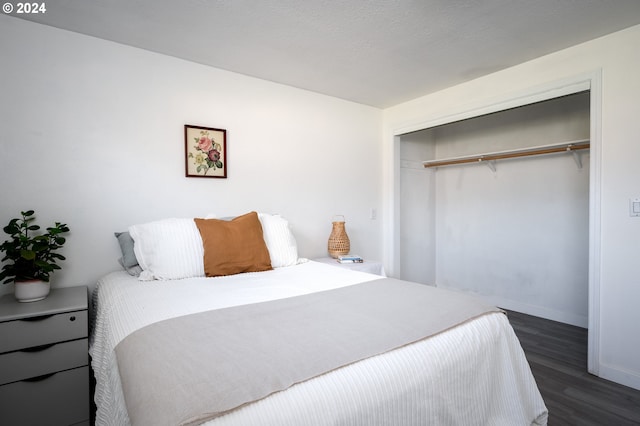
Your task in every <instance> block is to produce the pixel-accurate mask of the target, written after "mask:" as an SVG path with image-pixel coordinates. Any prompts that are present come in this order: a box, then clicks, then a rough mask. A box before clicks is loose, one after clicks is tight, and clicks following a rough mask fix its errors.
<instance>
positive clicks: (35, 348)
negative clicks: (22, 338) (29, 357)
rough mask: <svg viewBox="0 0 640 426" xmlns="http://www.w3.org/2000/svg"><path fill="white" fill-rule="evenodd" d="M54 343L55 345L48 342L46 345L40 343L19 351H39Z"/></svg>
mask: <svg viewBox="0 0 640 426" xmlns="http://www.w3.org/2000/svg"><path fill="white" fill-rule="evenodd" d="M55 345H56V344H55V343H49V344H48V345H40V346H34V347H32V348H26V349H22V350H21V351H20V352H40V351H44V350H46V349H49V348H50V347H52V346H55Z"/></svg>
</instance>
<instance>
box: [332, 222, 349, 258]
mask: <svg viewBox="0 0 640 426" xmlns="http://www.w3.org/2000/svg"><path fill="white" fill-rule="evenodd" d="M336 218H342V220H335V219H336ZM333 219H334V220H333V221H332V222H331V223H333V228H331V235H329V243H328V244H327V249H328V251H329V256H331V257H333V258H334V259H337V258H338V256H344V255H347V254H349V250H351V242H350V241H349V236H348V235H347V231H346V229H345V228H344V216H342V215H336V216H334V217H333Z"/></svg>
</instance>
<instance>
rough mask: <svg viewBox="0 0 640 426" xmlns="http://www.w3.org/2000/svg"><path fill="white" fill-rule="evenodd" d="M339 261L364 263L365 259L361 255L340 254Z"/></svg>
mask: <svg viewBox="0 0 640 426" xmlns="http://www.w3.org/2000/svg"><path fill="white" fill-rule="evenodd" d="M337 260H338V262H339V263H362V262H364V259H362V258H361V257H360V256H355V255H348V256H338V259H337Z"/></svg>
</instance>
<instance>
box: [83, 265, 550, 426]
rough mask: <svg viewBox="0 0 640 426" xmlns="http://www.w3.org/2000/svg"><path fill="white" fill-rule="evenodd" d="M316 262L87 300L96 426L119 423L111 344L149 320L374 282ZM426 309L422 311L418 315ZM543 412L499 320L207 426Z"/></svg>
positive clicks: (513, 419) (429, 420)
mask: <svg viewBox="0 0 640 426" xmlns="http://www.w3.org/2000/svg"><path fill="white" fill-rule="evenodd" d="M377 278H379V276H377V275H371V274H367V273H363V272H354V271H349V270H345V269H342V268H337V267H335V266H329V265H325V264H321V263H317V262H307V263H303V264H300V265H296V266H290V267H284V268H278V269H275V270H273V271H267V272H259V273H250V274H239V275H233V276H229V277H219V278H188V279H183V280H171V281H152V282H142V281H138V280H137V279H135V278H133V277H131V276H129V275H128V274H127V273H126V272H124V271H121V272H114V273H111V274H109V275H107V276H105V277H104V278H103V279H101V280H100V282H99V283H98V286H97V288H96V290H95V292H94V303H95V323H94V328H93V332H92V337H91V345H90V353H91V356H92V366H93V368H94V371H95V374H96V380H97V384H96V393H95V401H96V404H97V406H98V412H97V415H96V424H97V425H126V424H129V420H128V417H127V413H126V408H125V404H124V399H123V395H122V389H121V387H120V376H119V373H118V370H117V365H116V361H115V355H114V348H115V346H116V345H117V344H118V343H119V342H120V341H121V340H122V339H123V338H124V337H126V336H127V335H128V334H130V333H131V332H133V331H135V330H137V329H139V328H142V327H144V326H145V325H148V324H151V323H153V322H156V321H160V320H163V319H168V318H172V317H176V316H181V315H185V314H189V313H195V312H202V311H205V310H210V309H218V308H222V307H228V306H236V305H241V304H247V303H256V302H262V301H267V300H274V299H277V298H283V297H292V296H297V295H301V294H307V293H311V292H315V291H321V290H328V289H331V288H338V287H342V286H347V285H352V284H357V283H360V282H364V281H370V280H373V279H377ZM425 309H428V307H425ZM546 418H547V412H546V408H545V406H544V402H543V401H542V398H541V397H540V394H539V392H538V389H537V386H536V384H535V381H534V379H533V376H532V375H531V372H530V369H529V366H528V364H527V362H526V359H525V357H524V354H523V352H522V349H521V347H520V344H519V342H518V340H517V338H516V337H515V334H514V333H513V330H512V329H511V326H510V325H509V323H508V321H507V319H506V317H505V315H503V314H491V315H485V316H483V317H481V318H479V319H477V320H474V321H471V322H469V323H466V324H464V325H462V326H459V327H456V328H454V329H452V330H450V331H447V332H445V333H442V334H440V335H437V336H434V337H432V338H429V339H425V340H423V341H420V342H418V343H415V344H411V345H407V346H405V347H402V348H399V349H397V350H394V351H391V352H388V353H386V354H383V355H380V356H376V357H372V358H369V359H367V360H364V361H361V362H358V363H355V364H352V365H350V366H348V367H344V368H341V369H338V370H335V371H332V372H330V373H327V374H324V375H322V376H319V377H317V378H315V379H312V380H309V381H306V382H304V383H300V384H298V385H295V386H293V387H291V388H290V389H288V390H287V391H284V392H279V393H276V394H273V395H271V396H269V397H267V398H265V399H263V400H261V401H258V402H256V403H253V404H250V405H247V406H245V407H242V408H240V409H238V410H236V411H234V412H232V413H230V414H227V415H225V416H222V417H219V418H217V419H215V420H213V421H211V422H209V423H207V424H208V425H254V424H260V425H325V424H340V425H376V424H387V425H424V424H447V425H451V424H460V425H473V424H478V425H480V424H482V425H519V424H522V425H528V424H546Z"/></svg>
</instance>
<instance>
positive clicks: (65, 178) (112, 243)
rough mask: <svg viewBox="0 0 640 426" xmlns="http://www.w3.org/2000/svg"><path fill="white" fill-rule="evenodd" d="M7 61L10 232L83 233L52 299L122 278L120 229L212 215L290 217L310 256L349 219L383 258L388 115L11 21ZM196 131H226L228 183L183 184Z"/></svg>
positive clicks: (3, 146) (369, 252)
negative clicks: (51, 228)
mask: <svg viewBox="0 0 640 426" xmlns="http://www.w3.org/2000/svg"><path fill="white" fill-rule="evenodd" d="M0 58H1V59H0V61H1V63H2V65H1V67H0V75H1V78H0V176H1V179H2V182H3V184H2V185H1V186H0V203H1V208H0V224H2V226H4V224H6V223H7V222H8V221H9V219H10V218H12V217H16V216H17V215H18V214H19V212H20V211H21V210H26V209H30V208H33V209H35V210H36V213H37V217H38V223H40V224H42V225H49V224H50V223H52V222H53V221H54V220H55V221H62V222H66V223H67V224H68V225H69V226H70V227H71V230H72V232H71V233H70V234H69V235H68V243H67V245H66V246H65V249H64V251H63V253H64V254H65V255H66V256H67V261H66V262H65V263H64V264H63V271H60V272H57V273H56V274H54V275H53V280H52V285H53V286H54V287H63V286H72V285H80V284H82V285H90V286H91V285H93V284H94V283H95V282H96V280H97V279H98V278H99V277H100V276H101V275H103V274H104V273H106V272H108V271H111V270H115V269H118V268H119V265H118V264H117V258H118V246H117V242H116V239H115V238H114V237H113V232H114V231H120V230H123V229H126V228H127V226H129V225H132V224H135V223H142V222H146V221H150V220H156V219H161V218H166V217H193V216H198V215H206V214H208V213H216V214H218V215H235V214H241V213H245V212H248V211H250V210H257V211H265V212H273V213H280V214H282V215H283V216H285V217H286V218H288V219H289V221H290V222H291V224H292V227H293V230H294V233H295V235H296V237H297V241H298V245H299V249H300V255H301V256H305V257H318V256H326V244H327V239H328V237H329V233H330V232H331V219H332V216H333V215H334V214H343V215H345V217H346V221H347V225H346V226H347V232H348V234H349V237H350V239H351V247H352V251H354V252H357V253H359V254H361V255H363V256H366V257H370V258H374V259H380V258H381V223H382V221H381V220H380V219H378V220H370V219H369V213H370V209H371V208H376V209H377V210H378V212H381V210H382V204H381V177H380V170H379V167H378V166H377V165H378V164H380V163H381V155H382V150H381V121H382V120H381V115H382V112H381V111H380V110H378V109H375V108H371V107H367V106H363V105H359V104H355V103H350V102H346V101H342V100H338V99H335V98H331V97H327V96H322V95H318V94H314V93H311V92H307V91H303V90H298V89H295V88H291V87H287V86H283V85H278V84H274V83H270V82H266V81H262V80H258V79H254V78H249V77H246V76H242V75H239V74H234V73H230V72H226V71H222V70H218V69H214V68H210V67H206V66H202V65H199V64H195V63H190V62H187V61H183V60H179V59H175V58H171V57H167V56H163V55H159V54H155V53H151V52H148V51H144V50H140V49H135V48H131V47H127V46H123V45H120V44H116V43H112V42H108V41H103V40H99V39H96V38H92V37H87V36H82V35H79V34H75V33H71V32H67V31H62V30H58V29H54V28H51V27H46V26H42V25H39V24H34V23H30V22H26V21H23V20H19V19H15V18H10V17H6V16H0ZM184 124H195V125H202V126H208V127H217V128H224V129H226V130H227V136H228V141H227V149H228V157H227V160H228V178H227V179H201V178H185V177H184V173H185V172H184V136H183V126H184ZM345 182H348V183H349V185H344V183H345ZM381 216H382V215H381V214H379V215H378V217H379V218H381ZM2 235H4V234H2ZM2 238H3V240H4V237H2ZM11 290H12V289H11V286H10V285H5V286H1V287H0V291H2V292H8V291H11Z"/></svg>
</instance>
